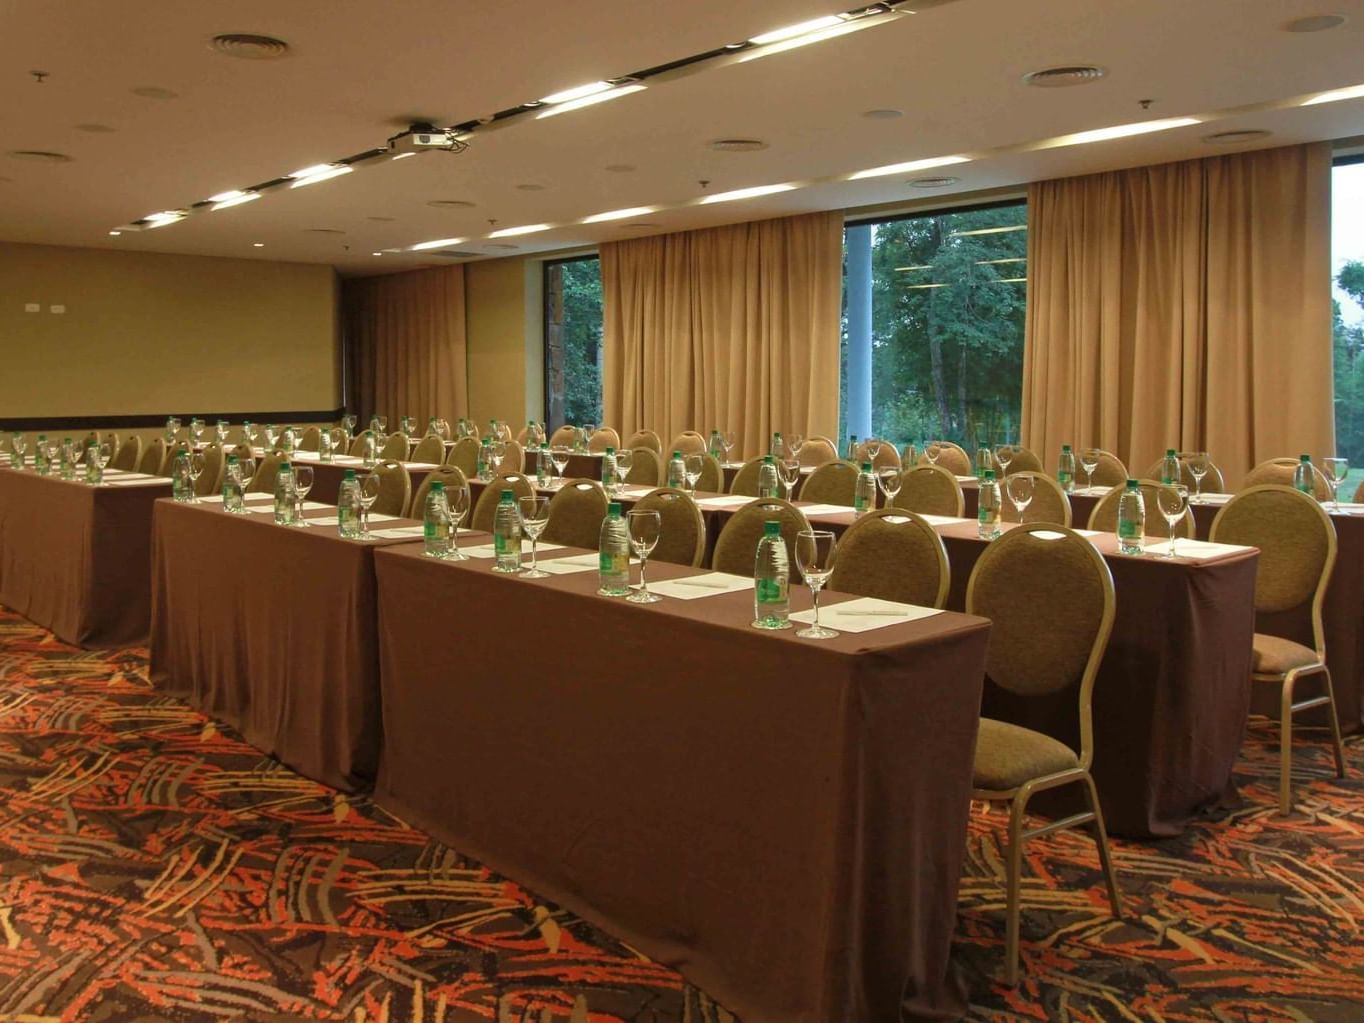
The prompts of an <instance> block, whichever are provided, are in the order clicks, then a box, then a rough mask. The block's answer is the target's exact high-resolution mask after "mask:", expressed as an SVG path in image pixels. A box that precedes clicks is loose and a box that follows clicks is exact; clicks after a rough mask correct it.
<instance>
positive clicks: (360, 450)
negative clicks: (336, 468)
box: [346, 430, 379, 457]
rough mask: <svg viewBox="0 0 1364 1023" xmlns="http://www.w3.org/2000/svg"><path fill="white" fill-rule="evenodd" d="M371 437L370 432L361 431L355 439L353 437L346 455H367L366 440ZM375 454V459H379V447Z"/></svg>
mask: <svg viewBox="0 0 1364 1023" xmlns="http://www.w3.org/2000/svg"><path fill="white" fill-rule="evenodd" d="M369 435H370V432H369V431H368V430H361V431H360V432H359V433H357V434H356V435H355V436H354V437H352V438H351V442H350V450H349V451H348V452H346V454H348V455H363V454H364V453H365V438H366V437H367V436H369ZM374 454H375V457H378V454H379V448H378V446H377V445H376V446H375V448H374Z"/></svg>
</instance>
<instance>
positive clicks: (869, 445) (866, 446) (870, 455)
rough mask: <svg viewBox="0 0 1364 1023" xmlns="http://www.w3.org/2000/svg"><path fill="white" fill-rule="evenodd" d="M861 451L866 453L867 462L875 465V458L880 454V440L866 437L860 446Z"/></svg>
mask: <svg viewBox="0 0 1364 1023" xmlns="http://www.w3.org/2000/svg"><path fill="white" fill-rule="evenodd" d="M862 450H863V451H865V452H866V453H867V461H868V462H870V463H871V464H872V465H875V464H876V456H877V455H879V454H880V453H881V438H879V437H868V438H867V439H866V440H865V441H864V442H863V444H862Z"/></svg>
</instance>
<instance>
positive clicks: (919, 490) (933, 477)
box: [891, 462, 966, 519]
mask: <svg viewBox="0 0 1364 1023" xmlns="http://www.w3.org/2000/svg"><path fill="white" fill-rule="evenodd" d="M891 504H892V505H893V506H894V507H896V508H904V509H905V510H906V511H912V512H918V513H919V514H920V515H949V516H951V517H952V518H958V519H959V518H961V513H962V511H963V509H965V507H966V498H965V497H964V496H963V495H962V492H961V484H960V483H958V482H957V477H956V476H955V475H953V473H952V470H951V469H949V468H946V467H945V466H943V465H942V464H941V462H939V464H938V465H916V466H913V467H912V468H909V469H906V470H905V471H904V472H902V473H901V474H900V492H899V493H898V494H896V495H895V500H894V501H892V502H891Z"/></svg>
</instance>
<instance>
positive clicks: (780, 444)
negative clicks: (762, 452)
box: [768, 433, 786, 461]
mask: <svg viewBox="0 0 1364 1023" xmlns="http://www.w3.org/2000/svg"><path fill="white" fill-rule="evenodd" d="M768 454H769V455H771V456H772V457H773V458H777V459H781V460H782V461H785V460H786V443H785V442H784V441H783V440H782V439H781V434H780V433H774V434H772V449H771V450H770V451H769V452H768Z"/></svg>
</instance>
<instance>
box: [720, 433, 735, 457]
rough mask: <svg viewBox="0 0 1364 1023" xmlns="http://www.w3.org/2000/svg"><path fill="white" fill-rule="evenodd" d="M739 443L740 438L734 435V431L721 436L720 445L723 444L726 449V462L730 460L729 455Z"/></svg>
mask: <svg viewBox="0 0 1364 1023" xmlns="http://www.w3.org/2000/svg"><path fill="white" fill-rule="evenodd" d="M737 441H738V438H737V437H736V436H735V435H734V431H733V430H726V431H725V432H724V433H723V434H721V435H720V443H721V444H723V445H724V447H725V461H726V462H728V461H729V460H730V457H729V453H730V452H731V451H733V450H734V445H735V443H737Z"/></svg>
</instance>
